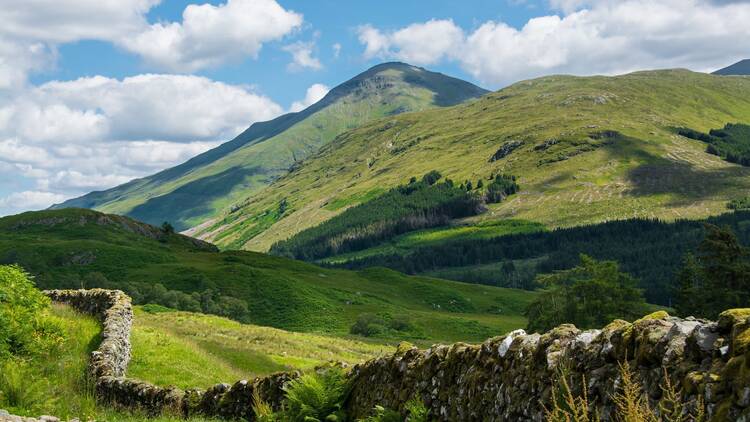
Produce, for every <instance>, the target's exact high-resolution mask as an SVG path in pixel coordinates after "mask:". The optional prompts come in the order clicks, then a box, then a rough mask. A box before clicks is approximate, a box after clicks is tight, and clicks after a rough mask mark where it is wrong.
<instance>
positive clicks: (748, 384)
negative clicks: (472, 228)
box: [347, 310, 750, 421]
mask: <svg viewBox="0 0 750 422" xmlns="http://www.w3.org/2000/svg"><path fill="white" fill-rule="evenodd" d="M748 316H750V310H734V311H727V312H725V313H724V314H722V315H721V318H720V319H719V321H718V322H710V321H703V320H696V319H693V318H688V319H684V320H683V319H679V318H672V317H669V316H668V315H666V314H665V313H663V312H661V313H657V314H654V315H651V316H649V317H646V318H644V319H642V320H639V321H636V322H635V323H633V324H631V323H628V322H625V321H615V322H613V323H611V324H610V325H608V326H607V327H605V328H604V329H602V330H588V331H581V330H579V329H577V328H575V327H574V326H572V325H562V326H560V327H557V328H555V329H554V330H552V331H550V332H548V333H546V334H543V335H539V334H527V333H525V332H524V331H523V330H518V331H514V332H512V333H509V334H507V335H505V336H502V337H497V338H493V339H490V340H488V341H486V342H485V343H483V344H481V345H466V344H454V345H452V346H434V347H432V348H430V349H428V350H426V351H421V350H418V349H416V348H413V349H411V350H408V351H406V352H405V353H403V354H401V355H394V356H390V357H383V358H379V359H375V360H373V361H370V362H367V363H366V364H363V365H359V366H356V367H355V368H354V369H353V373H352V379H353V388H352V392H351V395H350V398H349V402H348V405H347V408H348V410H349V412H350V413H351V414H352V415H353V416H354V417H363V416H365V415H366V414H367V413H368V412H369V409H372V407H373V406H375V405H381V406H385V407H390V408H402V407H403V404H404V403H405V402H406V401H407V400H409V399H410V398H412V397H418V398H419V399H421V400H422V401H423V402H424V403H425V404H426V405H427V406H428V408H429V409H430V412H431V414H432V415H433V417H434V418H435V419H437V420H441V421H541V420H544V406H545V405H546V406H548V407H550V405H551V398H552V394H553V392H555V391H556V390H555V389H556V388H558V387H559V383H557V382H556V379H558V376H559V374H560V368H562V367H565V368H566V373H567V374H568V377H569V379H572V380H574V382H572V383H571V388H572V389H573V390H574V393H575V394H578V395H580V394H581V392H582V384H583V382H584V380H585V386H586V388H587V395H588V398H589V402H590V403H592V405H593V406H595V407H596V410H597V411H598V413H599V414H600V415H601V416H602V419H603V420H612V419H613V416H614V415H613V411H614V404H613V400H612V397H613V394H615V393H616V391H615V389H616V388H617V386H619V385H621V379H620V367H619V365H620V364H621V363H624V362H629V363H630V367H631V369H632V372H633V374H634V376H635V378H636V380H638V381H639V382H640V383H641V384H642V386H643V390H644V392H645V394H646V395H647V396H648V398H649V400H650V401H651V402H652V403H653V404H654V405H656V403H657V402H658V401H659V399H660V398H661V396H662V394H663V390H662V386H663V385H664V384H663V380H664V377H665V371H666V374H668V376H669V377H670V378H671V381H672V383H673V385H675V386H676V387H677V388H679V389H680V390H681V401H682V402H684V403H687V404H688V407H689V406H691V405H693V404H696V403H699V401H698V399H699V398H700V399H701V401H702V402H703V403H705V409H706V412H707V414H708V415H709V416H710V420H714V421H748V420H750V418H749V417H750V408H748V405H750V347H749V344H750V321H748ZM561 365H562V366H561ZM655 407H658V406H655Z"/></svg>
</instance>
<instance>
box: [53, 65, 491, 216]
mask: <svg viewBox="0 0 750 422" xmlns="http://www.w3.org/2000/svg"><path fill="white" fill-rule="evenodd" d="M486 92H487V91H485V90H484V89H482V88H479V87H477V86H475V85H472V84H470V83H468V82H464V81H462V80H459V79H455V78H451V77H449V76H446V75H443V74H440V73H434V72H429V71H427V70H425V69H422V68H418V67H414V66H410V65H407V64H404V63H385V64H381V65H378V66H375V67H373V68H371V69H369V70H367V71H366V72H364V73H362V74H360V75H358V76H356V77H354V78H353V79H351V80H349V81H347V82H345V83H343V84H341V85H339V86H337V87H335V88H333V89H332V90H331V91H330V92H329V93H328V94H327V95H326V96H325V97H324V98H323V99H322V100H320V101H319V102H317V103H315V104H313V105H312V106H310V107H308V108H307V109H305V110H303V111H300V112H298V113H290V114H285V115H283V116H280V117H278V118H276V119H274V120H271V121H268V122H262V123H255V124H253V125H252V126H250V128H248V129H247V130H246V131H244V132H243V133H241V134H240V135H238V136H237V137H236V138H235V139H233V140H231V141H229V142H227V143H225V144H222V145H220V146H219V147H217V148H215V149H212V150H210V151H207V152H205V153H203V154H200V155H198V156H196V157H194V158H192V159H191V160H189V161H187V162H186V163H184V164H181V165H179V166H176V167H173V168H170V169H167V170H164V171H162V172H159V173H157V174H155V175H153V176H149V177H145V178H142V179H137V180H133V181H131V182H128V183H126V184H124V185H121V186H117V187H115V188H112V189H109V190H106V191H102V192H92V193H89V194H87V195H84V196H82V197H80V198H75V199H71V200H69V201H66V202H64V203H62V204H59V205H56V206H54V207H53V208H70V207H76V208H90V209H96V210H100V211H103V212H107V213H114V214H121V215H128V216H131V217H133V218H135V219H138V220H140V221H144V222H147V223H152V224H161V223H162V222H163V221H169V222H171V223H172V224H173V225H174V226H175V227H176V228H177V229H178V230H184V229H187V228H189V227H193V226H196V225H198V224H200V223H203V222H204V221H205V220H207V219H210V218H211V217H214V216H215V215H217V214H218V213H220V212H221V211H223V210H225V209H226V208H229V207H231V206H232V205H233V204H235V203H237V202H239V201H241V200H244V199H245V198H248V197H252V196H253V195H254V194H255V193H257V192H258V191H260V190H261V189H262V188H263V187H265V186H267V185H268V184H269V183H271V182H272V181H274V180H275V179H277V178H278V177H280V176H282V175H284V174H286V173H287V171H288V170H289V169H290V167H294V166H298V165H299V164H300V162H301V161H302V160H304V159H305V158H306V157H307V156H309V155H310V154H312V153H314V152H315V151H317V150H318V149H319V148H320V147H321V146H323V145H326V144H327V143H328V142H330V141H331V140H333V139H334V138H335V137H336V136H337V135H339V134H340V133H342V132H344V131H346V130H350V129H353V128H356V127H359V126H361V125H362V124H364V123H367V122H369V121H372V120H375V119H378V118H381V117H384V116H392V115H396V114H399V113H403V112H407V111H418V110H425V109H429V108H434V107H443V106H450V105H455V104H458V103H461V102H464V101H466V100H469V99H472V98H476V97H479V96H481V95H483V94H485V93H486Z"/></svg>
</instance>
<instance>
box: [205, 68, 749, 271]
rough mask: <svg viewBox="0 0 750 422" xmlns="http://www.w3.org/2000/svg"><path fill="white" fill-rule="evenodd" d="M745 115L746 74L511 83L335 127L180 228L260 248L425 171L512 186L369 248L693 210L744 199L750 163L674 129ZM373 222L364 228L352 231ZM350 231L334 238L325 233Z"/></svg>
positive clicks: (715, 124) (698, 214)
mask: <svg viewBox="0 0 750 422" xmlns="http://www.w3.org/2000/svg"><path fill="white" fill-rule="evenodd" d="M747 122H750V78H726V77H722V76H715V75H707V74H704V73H695V72H690V71H687V70H660V71H648V72H637V73H632V74H628V75H622V76H614V77H603V76H595V77H574V76H548V77H543V78H538V79H534V80H529V81H523V82H519V83H517V84H514V85H512V86H510V87H508V88H505V89H502V90H500V91H498V92H495V93H492V94H488V95H485V96H483V97H482V98H480V99H478V100H476V101H472V102H469V103H465V104H459V105H457V106H454V107H448V108H439V109H434V110H426V111H422V112H418V113H409V114H403V115H399V116H394V117H392V118H389V119H381V120H378V121H376V122H372V123H369V124H366V125H364V126H362V127H360V128H357V129H355V130H351V131H348V132H346V133H344V134H342V135H341V136H339V137H337V138H336V139H335V140H334V141H333V142H331V143H330V144H328V145H326V146H325V147H323V148H322V149H321V151H320V152H319V153H317V154H315V155H314V156H313V157H310V159H308V160H306V162H305V163H304V164H303V165H301V166H299V168H298V169H296V170H295V171H293V172H291V173H289V174H288V175H286V176H284V177H283V178H281V179H279V180H278V181H276V182H274V183H273V184H272V185H271V186H269V187H268V188H266V189H265V190H264V191H263V192H262V194H260V195H257V196H256V197H255V198H254V199H253V200H251V201H247V202H245V203H242V204H239V207H238V208H236V209H235V210H233V212H231V213H226V214H225V215H223V216H222V217H221V218H218V219H216V220H215V222H214V223H213V224H211V225H206V226H205V227H201V228H200V230H196V231H195V232H194V233H193V235H195V236H197V237H200V238H203V239H205V240H208V241H210V242H212V243H214V244H216V245H218V246H219V247H220V248H228V249H240V248H241V249H250V250H257V251H268V250H269V248H270V247H271V246H272V245H273V244H274V243H276V242H279V241H281V240H284V239H289V238H291V237H292V236H294V235H295V234H297V233H299V232H301V231H302V230H305V229H307V228H310V227H314V226H317V225H319V224H321V223H323V222H325V221H329V220H331V219H332V218H333V217H335V216H337V215H340V214H342V213H343V212H344V211H345V210H347V209H349V207H351V206H353V205H357V204H361V203H363V202H366V201H370V200H373V198H376V197H378V195H381V194H383V193H384V192H386V191H387V190H388V189H389V188H392V187H395V186H397V185H401V184H405V183H408V181H409V180H410V178H412V177H417V178H419V177H422V175H424V174H426V173H428V172H430V171H431V170H437V171H439V172H440V173H441V174H442V175H443V177H444V179H445V178H449V179H451V180H453V181H454V182H455V184H456V185H460V184H463V185H464V186H466V185H467V184H468V183H467V181H471V182H472V183H471V184H472V185H473V186H474V187H476V186H478V185H479V181H480V180H481V181H482V182H483V183H482V184H483V186H484V187H483V188H482V189H483V190H484V191H486V189H487V188H488V187H489V183H490V178H491V177H492V176H493V175H498V174H510V175H514V176H516V177H517V178H518V184H519V185H520V192H518V193H517V194H515V195H513V196H511V197H509V198H508V199H507V200H505V201H502V202H501V203H497V204H495V203H493V204H488V205H487V208H488V210H487V211H486V212H484V213H482V214H480V215H477V216H474V217H471V218H465V219H462V220H458V221H453V222H452V225H451V226H449V227H447V228H446V229H445V230H447V232H446V233H438V232H436V231H435V230H431V231H429V232H428V233H415V235H414V236H411V237H404V238H398V239H395V240H393V242H392V243H387V244H383V245H379V246H375V248H380V251H382V252H383V253H393V254H396V253H403V250H404V248H406V249H408V248H410V247H412V245H414V244H415V243H424V242H430V241H433V240H438V239H442V238H444V237H446V236H456V237H461V236H464V237H465V236H468V235H470V234H471V233H474V232H476V233H480V234H481V235H483V236H494V235H495V233H496V232H498V231H500V232H502V231H505V230H506V229H505V228H503V227H497V228H496V227H494V225H495V224H499V223H502V222H505V221H507V220H508V219H509V218H513V219H521V220H524V221H526V222H531V223H533V225H534V226H541V227H543V228H547V229H554V228H557V227H571V226H580V225H586V224H592V223H599V222H603V221H611V220H621V219H626V218H632V217H643V218H661V219H668V220H669V219H680V218H684V219H690V218H703V217H706V216H710V215H716V214H720V213H723V212H726V211H727V204H728V202H729V201H731V200H733V199H740V198H744V197H746V196H747V195H748V192H750V168H749V167H745V166H741V165H737V164H732V163H729V162H727V161H726V160H725V159H723V158H722V157H721V156H717V155H712V154H710V153H709V152H708V151H707V150H708V149H709V148H708V147H709V146H712V147H713V145H709V144H707V143H706V142H704V141H701V140H695V139H689V138H688V137H686V136H680V134H678V131H677V130H676V129H675V128H678V127H680V128H681V127H686V128H691V129H693V130H695V131H698V132H700V133H705V134H707V133H708V132H709V131H710V130H711V129H721V128H724V127H725V125H726V124H727V123H747ZM444 179H443V180H444ZM475 191H476V192H478V193H483V191H482V190H475ZM282 209H283V212H279V211H280V210H282ZM379 217H380V216H374V217H373V221H374V222H375V221H377V220H376V219H377V218H379ZM456 225H459V227H456ZM464 226H469V227H464ZM378 227H380V226H377V225H376V224H374V223H373V224H372V225H370V226H368V225H366V224H364V225H363V226H362V228H361V233H372V232H374V231H375V230H376V229H377V228H378ZM462 227H463V228H462ZM507 230H510V231H511V232H512V231H515V230H516V228H513V227H511V228H509V229H507ZM355 235H356V236H360V234H357V233H355ZM351 238H352V236H350V235H349V234H348V233H344V234H342V235H341V237H340V238H333V239H331V241H340V240H342V239H345V240H347V241H349V240H350V239H351ZM376 252H377V251H376ZM368 253H369V252H368ZM373 253H375V252H373ZM363 254H364V252H362V253H360V254H358V256H362V255H363ZM345 259H347V258H340V260H345ZM466 259H467V262H474V259H475V257H474V256H473V255H472V257H468V258H466Z"/></svg>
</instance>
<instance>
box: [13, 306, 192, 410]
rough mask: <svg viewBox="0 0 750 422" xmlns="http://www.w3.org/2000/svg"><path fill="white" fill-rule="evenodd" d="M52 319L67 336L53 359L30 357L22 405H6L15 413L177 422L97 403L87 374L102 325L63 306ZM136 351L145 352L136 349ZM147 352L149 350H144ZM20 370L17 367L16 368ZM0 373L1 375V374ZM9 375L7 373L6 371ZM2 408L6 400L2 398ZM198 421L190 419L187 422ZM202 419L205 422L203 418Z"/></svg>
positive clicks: (22, 383) (22, 380)
mask: <svg viewBox="0 0 750 422" xmlns="http://www.w3.org/2000/svg"><path fill="white" fill-rule="evenodd" d="M51 314H52V316H53V320H54V321H56V322H57V323H59V324H60V325H61V326H62V328H63V330H64V335H65V340H64V343H63V344H62V347H61V349H60V353H58V354H56V355H55V356H54V358H52V359H51V358H49V357H44V356H40V357H34V358H32V359H30V360H28V362H27V364H26V366H25V367H24V369H22V371H23V372H19V374H21V375H22V376H23V377H22V378H20V379H18V382H17V384H16V385H17V387H18V388H19V389H21V391H25V392H26V400H25V404H24V406H23V407H19V408H13V407H6V410H8V411H10V412H11V413H12V414H16V415H23V416H33V417H37V416H39V415H55V416H57V417H59V418H61V419H62V420H69V419H71V420H72V419H74V418H78V419H81V420H97V421H102V422H110V421H111V422H126V421H129V422H141V421H149V422H176V421H181V420H184V419H182V418H177V417H169V416H159V417H146V416H145V415H139V414H129V413H123V412H121V411H117V410H115V409H110V408H106V407H102V406H100V405H97V404H96V401H95V400H94V395H93V381H92V380H91V379H89V378H88V377H87V375H86V374H87V372H86V371H87V368H88V362H89V357H90V354H91V351H93V350H94V349H96V348H97V347H98V345H99V342H100V341H101V326H100V324H99V322H98V321H97V320H95V319H94V318H91V317H88V316H85V315H81V314H79V313H78V312H76V311H74V310H73V309H71V308H69V307H67V306H63V305H53V306H52V308H51ZM136 352H137V353H141V352H143V351H141V350H136ZM145 352H146V353H148V351H145ZM16 370H18V369H16ZM0 376H1V375H0ZM6 376H7V374H6ZM0 407H3V403H2V401H1V400H0ZM191 421H192V422H198V421H197V420H194V419H190V420H188V421H187V422H191ZM200 421H206V419H205V418H201V419H200Z"/></svg>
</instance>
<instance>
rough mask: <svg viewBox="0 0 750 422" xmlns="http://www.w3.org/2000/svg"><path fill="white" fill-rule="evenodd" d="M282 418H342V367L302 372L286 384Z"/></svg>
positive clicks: (317, 421) (305, 421) (301, 421)
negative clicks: (302, 373)
mask: <svg viewBox="0 0 750 422" xmlns="http://www.w3.org/2000/svg"><path fill="white" fill-rule="evenodd" d="M285 392H286V398H285V402H284V411H283V414H284V420H288V421H291V422H322V421H331V422H335V421H344V420H345V419H346V416H345V414H344V411H343V405H344V399H345V398H346V395H347V393H348V381H347V378H346V373H345V372H344V370H343V369H341V368H339V367H336V366H331V367H328V368H325V369H320V370H317V371H315V372H313V373H308V374H304V375H302V376H301V377H299V378H297V379H295V380H293V381H291V382H290V383H289V384H288V385H287V386H286V387H285Z"/></svg>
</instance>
